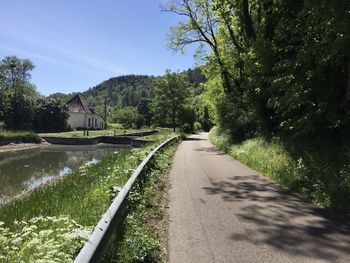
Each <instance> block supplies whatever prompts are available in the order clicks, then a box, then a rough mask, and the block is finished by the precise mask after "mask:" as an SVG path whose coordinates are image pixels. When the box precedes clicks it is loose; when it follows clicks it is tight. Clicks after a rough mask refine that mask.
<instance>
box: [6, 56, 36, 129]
mask: <svg viewBox="0 0 350 263" xmlns="http://www.w3.org/2000/svg"><path fill="white" fill-rule="evenodd" d="M33 69H34V64H33V63H32V62H31V61H30V60H28V59H19V58H17V57H15V56H11V57H5V58H4V59H2V60H1V61H0V74H1V82H0V95H1V97H2V103H1V105H0V107H1V109H0V112H1V114H0V115H1V116H2V118H3V120H4V122H5V124H6V126H7V127H8V128H11V129H32V125H33V118H34V113H35V107H36V100H37V98H38V97H39V94H38V93H37V91H36V89H35V87H34V86H33V85H32V84H31V83H30V71H32V70H33Z"/></svg>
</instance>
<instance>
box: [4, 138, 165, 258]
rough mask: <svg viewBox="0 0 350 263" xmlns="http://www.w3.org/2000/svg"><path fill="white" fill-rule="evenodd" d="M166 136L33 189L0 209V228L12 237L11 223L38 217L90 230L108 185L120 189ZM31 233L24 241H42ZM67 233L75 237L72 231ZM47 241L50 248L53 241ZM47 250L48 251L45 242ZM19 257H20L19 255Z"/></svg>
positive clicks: (14, 230)
mask: <svg viewBox="0 0 350 263" xmlns="http://www.w3.org/2000/svg"><path fill="white" fill-rule="evenodd" d="M169 136H171V134H170V133H167V134H165V133H164V134H159V136H158V137H157V138H155V139H156V142H155V143H153V144H151V145H148V146H146V147H144V148H140V149H133V150H131V151H127V152H120V153H115V154H113V155H111V156H108V157H106V158H104V159H103V160H101V161H100V162H99V163H97V164H96V165H93V166H82V167H80V168H79V169H77V170H75V171H73V172H72V173H71V174H69V175H67V176H66V177H64V178H63V179H61V180H57V181H54V182H53V183H51V184H49V185H46V186H43V187H41V188H37V189H35V190H33V191H32V192H31V193H30V194H28V195H25V196H23V197H22V198H19V199H16V200H14V201H12V202H10V203H7V204H5V205H2V206H0V222H2V223H0V226H1V227H2V228H3V229H5V230H6V231H10V232H11V233H12V234H13V235H14V234H16V233H17V234H18V233H21V232H20V229H19V228H18V227H16V226H15V224H14V222H22V221H23V222H30V220H35V219H36V218H41V217H43V218H50V217H52V218H58V219H59V218H60V217H62V216H63V217H65V218H67V220H68V221H69V222H74V224H77V226H81V228H82V229H91V228H92V227H93V226H95V225H96V223H97V222H98V221H99V219H100V218H101V215H102V214H103V213H104V212H105V210H106V209H107V207H108V206H109V204H110V201H111V199H110V194H109V188H110V186H123V185H124V184H125V183H126V181H127V180H128V178H129V177H130V175H131V174H132V172H133V170H134V169H135V168H136V167H137V165H138V164H139V163H140V162H141V160H142V159H144V157H146V155H147V154H148V152H150V151H151V149H152V148H154V146H155V145H158V144H159V142H160V141H163V140H164V139H165V138H166V137H169ZM57 228H61V226H60V224H58V225H57ZM75 228H77V227H75ZM75 228H74V229H75ZM72 229H73V228H72ZM56 230H57V229H55V228H48V229H46V230H45V231H54V232H55V231H56ZM33 232H34V233H35V235H33V238H31V239H30V240H29V241H28V242H29V243H31V242H34V241H35V242H39V243H40V242H43V240H42V239H40V232H38V231H36V230H35V229H34V230H33ZM44 234H45V232H44ZM44 234H43V235H44ZM67 234H70V235H73V236H75V237H76V236H77V235H76V234H75V232H69V233H67ZM44 236H45V235H44ZM38 238H39V239H38ZM38 240H39V241H38ZM79 240H80V239H76V242H77V243H78V244H80V243H81V242H80V241H79ZM51 241H52V245H53V246H54V244H55V242H54V241H55V240H54V239H53V240H51ZM0 244H1V242H0ZM47 247H48V248H50V244H49V243H48V244H47ZM57 253H58V252H57ZM59 253H69V255H68V257H69V258H70V259H73V258H74V256H75V254H72V253H71V251H68V252H67V251H59ZM74 253H76V251H75V252H74ZM19 255H22V254H21V253H19ZM2 256H4V255H2ZM5 256H6V255H5ZM27 256H28V257H27V258H26V260H25V262H34V261H35V260H34V258H33V257H34V256H35V255H27ZM53 256H54V255H53ZM66 256H67V255H66ZM9 262H16V261H9ZM53 262H56V261H53ZM57 262H61V261H57Z"/></svg>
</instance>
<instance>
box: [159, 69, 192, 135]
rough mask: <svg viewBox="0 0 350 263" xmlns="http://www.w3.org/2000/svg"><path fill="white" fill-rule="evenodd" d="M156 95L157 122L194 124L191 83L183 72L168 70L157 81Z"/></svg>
mask: <svg viewBox="0 0 350 263" xmlns="http://www.w3.org/2000/svg"><path fill="white" fill-rule="evenodd" d="M154 93H155V96H154V99H153V101H152V112H153V114H154V118H155V121H156V123H157V124H159V125H161V126H167V125H168V126H170V125H171V126H172V127H173V129H174V131H175V128H176V127H177V125H178V124H179V123H180V124H181V123H182V124H183V125H184V123H186V122H187V121H188V122H189V123H190V124H189V125H192V124H193V122H194V120H193V118H192V116H193V114H192V112H191V108H190V107H189V104H190V102H191V98H192V94H191V90H190V84H189V83H188V82H187V81H186V78H185V77H184V76H183V75H181V74H176V73H172V72H170V71H167V72H166V74H165V76H164V77H163V78H159V79H158V81H157V83H156V88H155V91H154Z"/></svg>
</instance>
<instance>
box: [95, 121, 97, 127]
mask: <svg viewBox="0 0 350 263" xmlns="http://www.w3.org/2000/svg"><path fill="white" fill-rule="evenodd" d="M95 126H96V127H97V119H95Z"/></svg>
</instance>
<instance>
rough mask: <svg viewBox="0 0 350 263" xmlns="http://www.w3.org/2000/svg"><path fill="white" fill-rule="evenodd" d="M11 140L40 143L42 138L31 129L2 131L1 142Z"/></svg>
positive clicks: (0, 134) (0, 133) (14, 141)
mask: <svg viewBox="0 0 350 263" xmlns="http://www.w3.org/2000/svg"><path fill="white" fill-rule="evenodd" d="M1 141H10V142H13V143H40V142H41V138H40V136H39V135H37V134H36V133H33V132H30V131H5V130H4V131H0V142H1Z"/></svg>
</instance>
